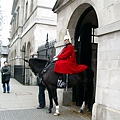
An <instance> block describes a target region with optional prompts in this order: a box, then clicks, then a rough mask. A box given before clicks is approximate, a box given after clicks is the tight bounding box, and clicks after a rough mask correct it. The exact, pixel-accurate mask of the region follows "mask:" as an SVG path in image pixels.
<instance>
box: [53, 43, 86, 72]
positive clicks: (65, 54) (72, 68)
mask: <svg viewBox="0 0 120 120" xmlns="http://www.w3.org/2000/svg"><path fill="white" fill-rule="evenodd" d="M57 58H58V60H57V61H56V62H55V66H54V72H57V73H62V74H73V73H79V72H82V71H84V70H85V69H86V68H87V67H88V66H86V65H78V64H77V63H76V57H75V52H74V48H73V46H72V44H71V43H68V44H67V45H66V46H65V47H64V48H63V50H62V51H61V53H60V54H59V55H58V56H57Z"/></svg>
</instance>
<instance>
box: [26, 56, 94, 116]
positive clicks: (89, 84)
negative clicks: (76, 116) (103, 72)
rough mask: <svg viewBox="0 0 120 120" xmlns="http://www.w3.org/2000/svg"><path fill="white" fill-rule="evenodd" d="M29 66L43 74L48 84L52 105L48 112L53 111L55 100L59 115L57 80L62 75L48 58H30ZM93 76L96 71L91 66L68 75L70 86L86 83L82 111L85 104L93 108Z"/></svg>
mask: <svg viewBox="0 0 120 120" xmlns="http://www.w3.org/2000/svg"><path fill="white" fill-rule="evenodd" d="M28 62H29V66H30V68H31V70H32V71H33V72H34V74H35V75H37V74H39V76H42V80H43V84H44V85H45V86H46V88H47V90H48V94H49V100H50V105H49V109H48V112H49V113H51V111H52V108H53V101H52V99H53V100H54V102H55V105H56V112H55V114H54V115H59V105H58V99H57V90H56V89H57V82H58V78H59V76H60V74H59V73H55V72H54V71H53V69H54V63H52V62H49V61H47V60H42V59H38V58H31V59H29V61H28ZM93 78H94V72H93V70H92V69H91V68H89V67H88V68H87V69H86V70H84V71H83V72H81V73H77V74H70V75H68V81H69V82H68V88H71V87H74V86H76V85H77V84H79V83H81V84H83V85H84V100H83V105H82V107H81V108H80V112H82V111H83V109H84V107H85V104H87V110H88V111H89V110H90V108H91V101H92V95H93Z"/></svg>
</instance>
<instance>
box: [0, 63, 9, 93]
mask: <svg viewBox="0 0 120 120" xmlns="http://www.w3.org/2000/svg"><path fill="white" fill-rule="evenodd" d="M1 73H2V84H3V93H6V91H7V92H8V93H10V85H9V82H10V73H11V72H10V67H9V66H8V62H7V61H5V62H4V66H3V67H2V69H1ZM6 85H7V89H6Z"/></svg>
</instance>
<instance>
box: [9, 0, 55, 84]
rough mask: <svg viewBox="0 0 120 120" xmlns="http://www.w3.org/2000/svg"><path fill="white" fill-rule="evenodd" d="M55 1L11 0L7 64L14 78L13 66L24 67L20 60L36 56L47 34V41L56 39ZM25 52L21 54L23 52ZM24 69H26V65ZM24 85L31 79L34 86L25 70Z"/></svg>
mask: <svg viewBox="0 0 120 120" xmlns="http://www.w3.org/2000/svg"><path fill="white" fill-rule="evenodd" d="M54 4H55V0H51V2H49V1H48V0H44V1H40V0H22V1H21V0H13V6H12V19H11V23H10V24H11V35H10V37H11V38H10V44H9V57H8V60H9V63H10V64H11V69H12V70H11V71H12V74H13V76H14V74H15V71H14V70H15V68H14V66H15V65H17V67H19V66H24V61H23V60H22V59H21V58H24V57H25V58H26V59H28V58H30V57H31V56H32V55H33V54H37V50H38V47H39V46H41V45H43V44H45V42H46V35H47V33H48V35H49V36H48V37H49V41H51V40H55V39H56V14H55V13H53V11H52V8H53V5H54ZM24 49H25V52H21V51H24ZM25 67H28V65H27V63H26V64H25ZM25 72H26V74H25V83H27V79H28V78H29V79H31V84H33V85H34V84H36V79H34V78H35V76H34V75H33V73H32V72H31V71H30V70H28V69H26V71H25Z"/></svg>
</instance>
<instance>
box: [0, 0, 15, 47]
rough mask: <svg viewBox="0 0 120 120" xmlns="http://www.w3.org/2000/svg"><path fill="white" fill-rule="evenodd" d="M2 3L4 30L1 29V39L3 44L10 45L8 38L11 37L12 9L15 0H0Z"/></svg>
mask: <svg viewBox="0 0 120 120" xmlns="http://www.w3.org/2000/svg"><path fill="white" fill-rule="evenodd" d="M0 4H1V11H2V16H3V19H2V21H3V26H2V30H1V31H0V34H1V36H0V40H2V45H8V43H9V41H8V38H9V37H10V35H9V31H10V21H11V10H12V4H13V0H0Z"/></svg>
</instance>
